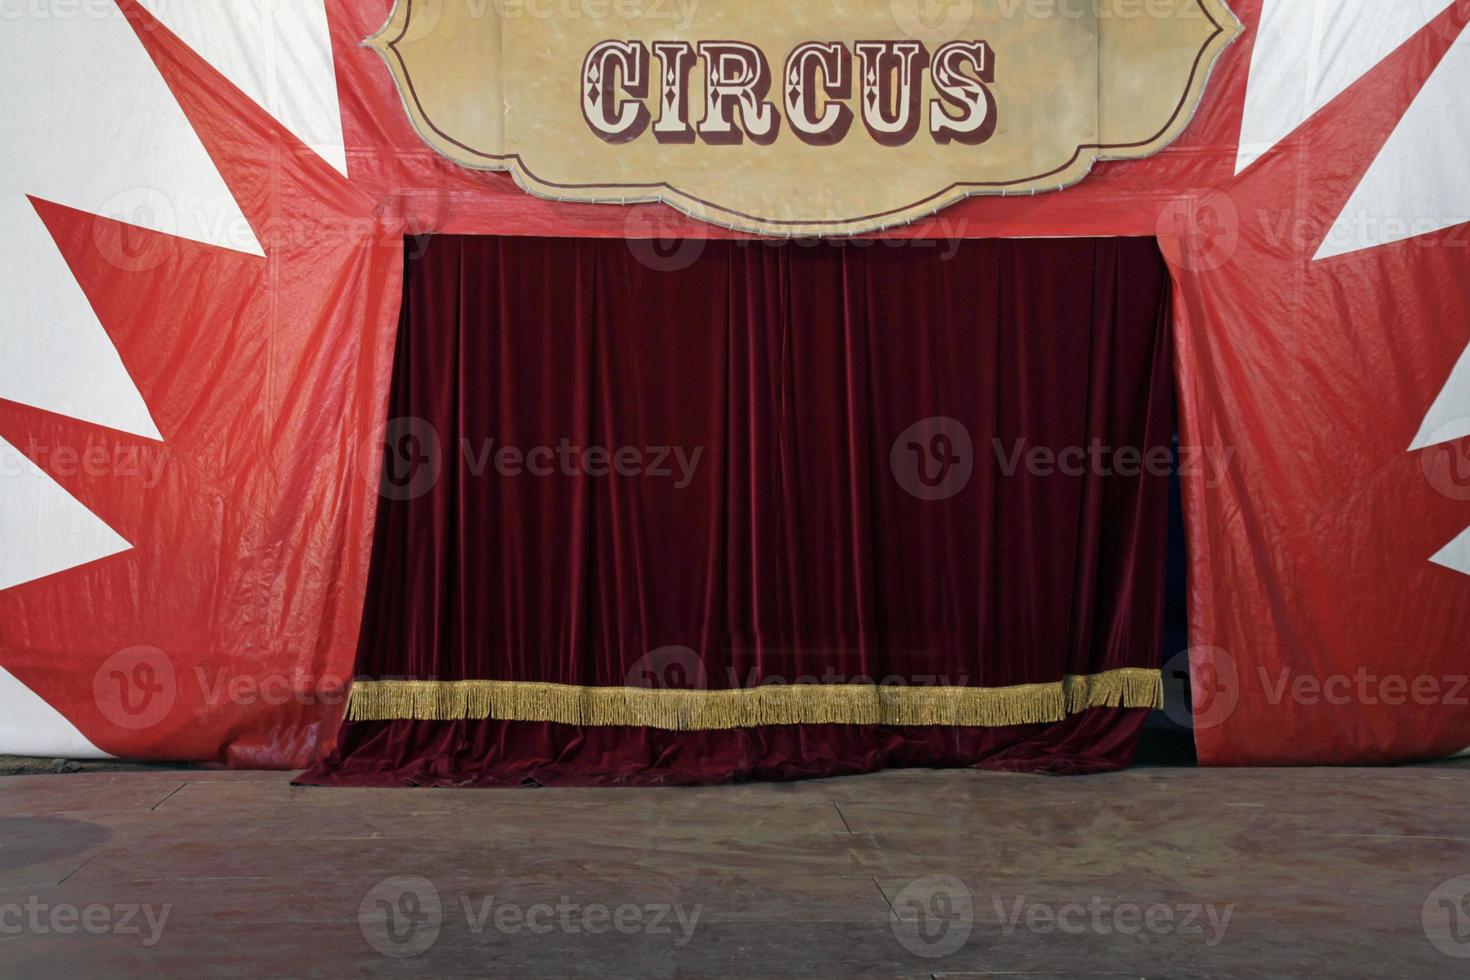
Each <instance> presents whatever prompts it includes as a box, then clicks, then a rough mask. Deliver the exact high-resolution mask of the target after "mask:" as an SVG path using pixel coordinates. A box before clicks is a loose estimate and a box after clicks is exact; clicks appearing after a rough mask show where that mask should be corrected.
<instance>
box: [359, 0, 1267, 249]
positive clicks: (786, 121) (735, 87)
mask: <svg viewBox="0 0 1470 980" xmlns="http://www.w3.org/2000/svg"><path fill="white" fill-rule="evenodd" d="M925 13H926V11H925V10H924V2H923V0H832V2H831V3H828V4H824V5H823V9H822V16H821V17H820V18H819V19H814V18H813V17H811V16H809V15H808V14H806V13H804V12H803V9H802V8H801V6H800V5H793V4H790V3H788V2H787V0H681V2H678V3H676V2H674V0H558V2H546V3H544V4H539V5H538V3H537V0H500V2H494V0H484V2H474V0H399V2H398V4H397V6H396V7H395V9H394V11H393V13H392V15H391V16H390V17H389V20H388V23H387V24H386V25H385V26H384V28H383V29H382V30H381V31H380V32H379V33H378V34H377V35H376V36H374V37H373V38H371V39H370V40H369V42H368V43H369V44H371V45H372V46H373V47H375V48H376V49H377V50H378V51H379V52H380V53H381V54H382V56H383V58H384V60H385V61H386V62H387V64H388V66H389V69H390V70H391V71H392V73H393V76H394V79H395V80H396V82H397V84H398V87H399V90H400V93H401V94H402V97H403V101H404V105H405V106H406V108H407V111H408V113H409V116H410V118H411V119H412V121H413V123H414V126H415V127H416V128H417V129H418V131H419V133H420V134H421V135H422V136H423V138H424V139H425V140H426V141H427V142H428V143H429V145H430V146H432V147H434V148H435V149H436V150H438V151H439V152H440V153H442V154H444V155H445V156H447V157H449V158H450V159H451V160H453V161H455V162H456V163H458V164H460V165H462V166H465V167H471V168H479V169H487V170H508V171H510V172H511V173H512V174H513V175H514V176H515V178H516V180H517V181H518V182H519V183H520V185H521V186H522V187H524V188H525V189H526V190H528V191H530V192H531V193H533V194H536V195H539V196H542V197H547V198H554V199H558V200H571V201H593V202H637V201H652V200H662V201H665V202H667V203H669V204H671V205H673V206H674V207H677V208H679V209H680V210H683V211H685V212H687V213H689V214H691V215H693V216H695V217H697V218H700V219H702V220H705V221H710V222H713V223H716V224H720V225H725V226H729V227H732V228H738V229H741V230H744V231H752V232H759V233H762V234H770V235H803V236H806V235H832V234H855V233H861V232H868V231H873V230H877V229H881V228H885V227H889V226H892V225H896V224H901V223H904V222H907V221H911V220H913V219H915V218H918V217H921V216H924V215H927V214H931V213H933V212H934V211H937V210H938V209H940V208H942V207H944V206H945V205H947V204H950V203H952V202H954V201H956V200H959V199H961V198H964V197H968V196H971V195H975V194H1022V193H1036V192H1040V191H1056V190H1060V189H1063V188H1065V187H1067V186H1069V185H1071V184H1074V183H1076V182H1077V181H1079V180H1081V179H1082V178H1083V177H1085V176H1086V175H1087V173H1088V171H1089V170H1090V169H1091V168H1092V165H1093V163H1094V162H1095V161H1097V160H1103V159H1137V158H1141V157H1146V156H1149V155H1151V154H1153V153H1155V152H1157V151H1158V150H1160V149H1162V148H1163V147H1164V146H1166V145H1168V144H1169V143H1170V142H1171V141H1172V140H1173V139H1174V138H1175V137H1176V136H1178V135H1179V134H1180V133H1181V132H1182V131H1183V130H1184V128H1185V127H1186V126H1188V124H1189V121H1190V119H1191V118H1192V116H1193V114H1194V110H1195V108H1196V106H1197V105H1198V103H1199V100H1200V98H1201V96H1202V94H1203V92H1204V88H1205V85H1206V83H1207V81H1208V78H1209V74H1210V69H1211V68H1212V66H1213V64H1214V60H1215V58H1216V57H1217V56H1218V55H1219V53H1220V52H1221V51H1222V50H1223V49H1224V48H1225V46H1226V45H1228V44H1229V43H1230V42H1231V40H1233V39H1234V37H1235V36H1236V34H1237V33H1238V32H1239V30H1240V25H1239V22H1238V21H1237V20H1236V19H1235V17H1234V15H1233V14H1232V13H1231V12H1230V10H1229V9H1228V8H1227V7H1226V5H1225V3H1224V0H972V2H962V3H955V4H950V5H948V6H947V7H945V16H944V17H942V18H937V19H936V18H933V17H926V16H924V15H925Z"/></svg>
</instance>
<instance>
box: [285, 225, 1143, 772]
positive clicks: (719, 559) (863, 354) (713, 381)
mask: <svg viewBox="0 0 1470 980" xmlns="http://www.w3.org/2000/svg"><path fill="white" fill-rule="evenodd" d="M688 249H697V250H698V254H697V256H696V257H695V258H693V260H692V262H691V261H690V254H691V253H690V252H689V251H688ZM420 250H421V251H422V255H421V256H420V257H418V258H417V259H416V260H413V261H410V263H409V265H408V273H407V277H406V283H405V305H404V313H403V318H402V326H401V331H402V336H401V337H400V341H399V345H398V358H397V364H396V368H395V379H394V388H393V393H392V396H391V409H390V418H392V419H399V420H402V419H409V420H416V421H410V422H406V423H405V422H399V423H394V424H395V425H397V426H398V427H399V428H397V429H394V428H393V427H392V426H391V425H390V433H392V432H395V431H400V432H401V431H404V429H403V426H408V427H410V428H413V429H414V430H415V431H416V433H417V435H416V439H417V440H418V441H416V442H413V443H412V444H411V445H413V446H419V445H423V446H426V447H427V448H428V449H429V450H432V451H433V452H434V453H435V454H436V455H435V456H434V459H433V463H432V465H434V466H436V467H437V468H438V471H439V472H438V477H437V479H436V480H433V481H432V483H431V484H429V485H427V486H426V487H420V488H415V487H414V486H413V485H412V482H413V479H414V478H417V474H415V475H414V477H413V478H410V479H409V482H408V485H407V489H406V490H404V491H403V492H395V491H393V490H392V489H390V491H389V494H388V496H386V497H385V498H384V499H383V500H381V502H380V508H379V514H378V524H377V531H376V536H375V542H374V553H373V564H372V571H371V575H370V584H369V593H368V602H367V607H366V611H365V615H364V621H363V631H362V638H361V643H360V652H359V656H358V663H357V668H356V673H357V675H358V676H366V677H374V678H398V677H407V678H422V679H437V680H455V679H496V680H520V681H547V682H555V683H563V684H575V685H592V686H609V685H614V686H615V685H624V684H628V683H639V672H640V671H644V670H646V669H647V668H648V667H649V664H650V662H651V661H650V660H649V655H650V653H651V652H655V651H656V652H657V653H655V654H654V657H653V661H652V663H653V664H654V666H655V669H658V670H662V669H663V668H664V667H665V666H667V665H669V664H674V665H675V666H676V667H677V668H678V669H679V671H681V672H682V674H683V675H684V679H683V680H682V681H681V680H679V679H671V680H670V683H672V684H675V685H676V686H681V685H683V684H686V683H687V684H690V685H692V686H705V687H708V688H712V689H721V688H728V687H743V686H748V685H753V684H757V683H761V682H763V681H764V682H769V681H772V680H784V681H788V682H790V681H795V680H796V679H797V678H800V677H809V678H816V679H817V680H818V681H827V682H832V681H835V682H851V681H852V680H853V679H855V678H872V679H874V680H883V679H884V678H899V679H901V680H902V681H903V682H906V683H913V684H925V683H945V684H954V685H968V686H985V687H990V686H1006V685H1015V684H1026V683H1040V682H1053V681H1057V680H1059V679H1060V678H1062V677H1063V676H1064V675H1068V674H1092V673H1099V672H1102V671H1106V670H1110V669H1113V668H1120V667H1157V666H1158V664H1159V663H1160V647H1159V644H1160V624H1161V619H1162V608H1163V586H1164V557H1165V540H1166V517H1167V502H1168V484H1167V477H1166V476H1165V475H1164V474H1163V473H1149V472H1146V473H1144V474H1142V475H1138V474H1136V473H1128V474H1123V473H1120V472H1119V471H1118V470H1119V468H1120V467H1119V463H1120V462H1121V460H1120V457H1118V456H1116V455H1115V451H1116V450H1117V449H1119V448H1122V447H1129V448H1130V449H1131V450H1132V451H1133V452H1135V453H1138V454H1147V453H1148V452H1149V451H1150V450H1151V449H1153V448H1155V447H1163V448H1164V449H1165V450H1167V448H1168V447H1169V445H1170V440H1171V436H1172V428H1171V426H1172V378H1171V369H1172V368H1171V350H1170V339H1169V330H1168V308H1169V296H1168V279H1167V272H1166V270H1165V268H1164V265H1163V263H1162V260H1161V258H1160V256H1159V254H1158V250H1157V247H1156V245H1155V243H1154V242H1153V241H1152V240H1147V239H1108V240H1089V239H1071V240H995V241H990V240H977V241H966V242H963V243H960V244H958V245H955V244H954V243H938V242H935V243H905V244H904V247H895V246H894V244H893V243H879V242H870V243H866V244H864V243H855V242H847V243H833V244H820V245H812V244H809V243H803V244H795V243H784V244H776V243H764V242H731V241H718V242H699V243H685V245H684V246H683V248H682V249H681V250H678V251H674V252H672V253H670V252H668V251H666V250H665V251H662V252H659V251H656V250H655V249H654V247H653V245H652V244H650V243H647V242H621V241H613V240H597V241H582V240H569V239H531V238H514V239H498V238H488V237H454V236H441V237H435V238H432V239H429V240H427V243H426V244H424V243H421V244H420ZM951 252H952V254H951ZM932 418H944V419H952V420H954V426H953V427H949V426H951V424H950V423H945V424H944V426H946V428H944V429H943V431H945V432H947V433H952V432H958V433H960V437H961V438H968V441H969V446H968V448H965V447H963V446H957V447H956V448H958V449H962V450H963V452H964V455H966V456H967V457H968V461H969V465H970V466H971V467H972V471H971V472H970V474H969V476H968V479H966V480H962V481H959V489H958V490H957V492H955V493H954V494H953V495H952V496H948V497H947V498H945V499H921V496H920V495H922V494H925V493H928V491H926V490H925V489H924V488H923V485H922V483H919V482H916V478H915V472H916V471H912V466H914V465H916V463H917V460H918V458H917V457H913V459H912V461H911V462H910V463H909V464H908V465H909V467H910V470H911V471H910V472H908V473H907V474H906V473H905V460H907V459H909V456H910V451H909V450H907V449H906V448H905V446H904V445H903V443H904V440H903V439H901V438H900V437H901V434H903V433H904V432H905V430H908V429H909V428H910V427H911V426H913V425H914V424H915V423H919V422H920V421H921V420H925V419H932ZM419 430H422V431H419ZM926 431H933V429H932V427H931V429H930V430H926ZM423 432H427V433H428V437H427V439H425V438H422V436H423ZM492 438H493V439H494V443H493V447H489V448H491V452H492V456H491V457H490V458H489V459H488V460H487V459H486V458H485V456H484V455H483V454H484V452H485V450H486V449H487V442H486V440H489V439H492ZM925 441H926V442H927V436H926V437H925ZM896 442H897V443H899V444H900V445H899V447H898V451H897V453H895V443H896ZM436 444H437V448H436ZM408 445H409V444H405V445H401V446H398V447H390V454H389V459H388V463H389V465H390V467H391V466H394V465H400V466H402V465H405V459H406V457H404V456H403V453H404V452H410V453H411V452H417V450H412V449H406V448H405V447H406V446H408ZM562 445H570V446H572V447H579V448H582V449H585V448H587V447H605V448H606V449H607V450H608V451H609V453H611V452H614V451H616V450H618V449H619V448H623V447H626V448H628V449H634V450H637V451H638V453H639V454H640V455H639V460H640V463H641V465H643V466H644V467H646V466H647V465H648V464H650V463H651V462H652V461H653V457H654V455H655V454H657V453H659V452H660V451H661V450H662V447H670V450H671V452H670V453H669V455H668V456H667V457H666V458H665V459H664V465H665V466H666V467H667V468H668V470H669V471H670V473H669V475H668V476H655V475H650V474H643V475H639V476H616V475H613V476H588V475H585V474H580V475H573V476H568V475H564V474H563V473H561V472H560V470H559V469H558V471H557V472H555V473H553V474H552V475H548V476H534V475H530V474H529V473H527V472H522V473H520V474H519V475H514V476H507V475H500V474H498V473H497V472H496V466H495V461H494V457H493V452H494V451H495V450H500V449H502V448H503V447H513V448H515V449H517V450H520V451H521V453H522V454H524V453H525V452H527V451H529V450H530V449H531V448H533V447H537V446H546V447H550V448H551V449H553V450H556V449H558V448H559V447H560V446H562ZM1069 447H1073V448H1076V449H1080V450H1081V451H1083V453H1084V454H1088V455H1087V458H1091V457H1092V456H1096V458H1097V460H1098V462H1095V463H1092V462H1089V463H1087V464H1086V465H1084V467H1083V469H1084V472H1082V473H1080V474H1059V473H1057V472H1055V471H1054V470H1053V471H1048V468H1047V465H1046V464H1045V460H1044V459H1043V460H1042V462H1043V464H1044V465H1042V466H1030V465H1028V454H1029V453H1031V451H1033V450H1039V451H1042V452H1050V453H1057V452H1059V451H1061V450H1063V449H1067V448H1069ZM1097 447H1102V448H1104V449H1106V450H1107V451H1108V452H1104V453H1101V454H1099V453H1097V452H1096V449H1097ZM674 450H679V451H682V452H683V457H682V459H683V464H682V465H681V463H680V457H679V456H677V455H675V454H674V452H673V451H674ZM695 452H698V453H699V455H698V456H697V457H695V456H694V453H695ZM1018 452H1019V453H1020V456H1019V458H1017V453H1018ZM955 455H960V453H955ZM543 458H544V457H543ZM1031 458H1032V459H1033V460H1034V457H1031ZM695 459H697V462H696V463H694V465H692V467H691V465H690V463H691V461H692V460H695ZM924 462H925V463H926V465H928V466H929V467H930V469H929V472H930V474H931V475H932V474H933V473H935V472H938V470H936V469H934V466H935V461H934V459H932V458H926V459H925V460H924ZM1134 465H1135V466H1136V465H1137V464H1136V461H1135V463H1134ZM523 466H524V463H523ZM557 466H558V467H560V462H559V460H558V462H557ZM1050 466H1052V467H1054V466H1055V463H1052V464H1050ZM686 480H687V485H681V484H682V483H684V482H685V481H686ZM947 486H951V487H952V486H953V484H949V485H947ZM916 487H917V488H918V490H917V493H918V494H920V495H916V493H915V492H914V491H915V488H916ZM420 489H421V490H422V492H419V490H420ZM670 648H674V649H673V652H672V653H671V652H670ZM678 648H688V649H690V650H692V651H695V654H693V655H687V654H684V653H681V652H680V651H679V649H678ZM690 656H693V657H694V659H693V661H692V662H691V661H690V660H689V659H688V658H689V657H690ZM691 675H694V676H691ZM1146 715H1147V712H1146V711H1143V710H1127V709H1092V710H1090V711H1088V712H1086V713H1085V714H1083V715H1080V716H1074V717H1073V718H1070V719H1068V720H1066V721H1063V722H1060V723H1057V724H1053V725H1022V726H1013V727H1007V728H992V729H948V728H895V727H889V726H834V725H808V726H772V727H769V728H758V729H745V730H731V731H710V732H670V731H655V730H648V729H633V728H613V727H608V728H590V727H589V728H577V727H574V726H564V725H552V724H547V723H539V722H515V721H498V720H489V721H477V720H467V721H453V722H425V721H393V722H358V723H348V724H346V725H344V728H343V731H342V733H341V736H340V740H339V745H338V747H337V749H336V751H335V753H334V754H333V756H332V757H331V758H330V759H329V760H328V761H327V763H326V765H325V766H324V767H321V768H319V769H318V770H317V771H315V772H314V773H312V774H310V775H309V777H308V779H307V781H310V782H322V783H335V784H355V785H370V784H379V783H381V784H399V783H435V784H464V783H477V784H485V785H494V784H507V783H517V782H521V781H522V780H530V781H535V782H546V783H549V782H561V783H572V782H584V783H600V782H623V783H630V782H632V783H659V782H710V781H719V780H726V779H732V778H745V777H757V778H792V777H799V776H814V775H827V774H834V773H839V772H859V771H867V770H871V769H874V768H880V767H882V766H885V765H987V766H992V767H996V768H1017V769H1031V770H1041V771H1058V772H1080V771H1097V770H1101V769H1109V768H1116V767H1118V766H1121V765H1124V764H1126V762H1127V760H1128V759H1129V757H1130V756H1131V753H1132V749H1133V746H1134V744H1135V740H1136V736H1137V732H1138V728H1139V726H1140V725H1141V724H1142V721H1143V719H1144V717H1145V716H1146Z"/></svg>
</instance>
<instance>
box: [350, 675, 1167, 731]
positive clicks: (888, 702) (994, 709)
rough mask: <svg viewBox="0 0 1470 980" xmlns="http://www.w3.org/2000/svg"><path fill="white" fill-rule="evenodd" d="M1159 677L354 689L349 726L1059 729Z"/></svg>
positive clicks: (1153, 690) (400, 684)
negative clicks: (935, 683) (1050, 725)
mask: <svg viewBox="0 0 1470 980" xmlns="http://www.w3.org/2000/svg"><path fill="white" fill-rule="evenodd" d="M1163 706H1164V685H1163V678H1162V675H1161V673H1160V672H1159V671H1157V670H1150V669H1146V668H1140V667H1125V668H1121V669H1119V670H1110V671H1106V672H1105V673H1101V674H1079V675H1073V676H1068V677H1066V678H1063V679H1062V680H1060V681H1057V682H1055V683H1051V684H1019V685H1016V686H1013V687H916V686H909V685H888V684H885V685H872V684H779V685H778V684H769V685H763V686H760V687H751V688H738V689H734V690H723V691H706V690H663V689H657V688H638V687H577V686H573V685H569V684H543V683H539V682H531V681H483V680H478V681H357V682H355V683H354V684H353V685H352V691H351V694H350V695H349V696H348V701H347V718H348V720H350V721H398V720H418V721H453V720H456V719H469V718H473V719H485V718H496V719H500V720H504V721H553V722H559V723H561V724H564V725H630V726H634V727H639V728H663V729H669V730H671V731H681V732H686V731H700V730H710V729H726V728H751V727H755V726H757V725H821V724H839V725H956V726H962V727H994V726H1000V725H1026V724H1034V723H1042V722H1055V721H1061V720H1062V719H1064V718H1066V717H1067V716H1068V715H1074V714H1079V713H1081V712H1083V711H1086V710H1087V709H1088V708H1104V707H1109V708H1116V707H1124V708H1162V707H1163Z"/></svg>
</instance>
